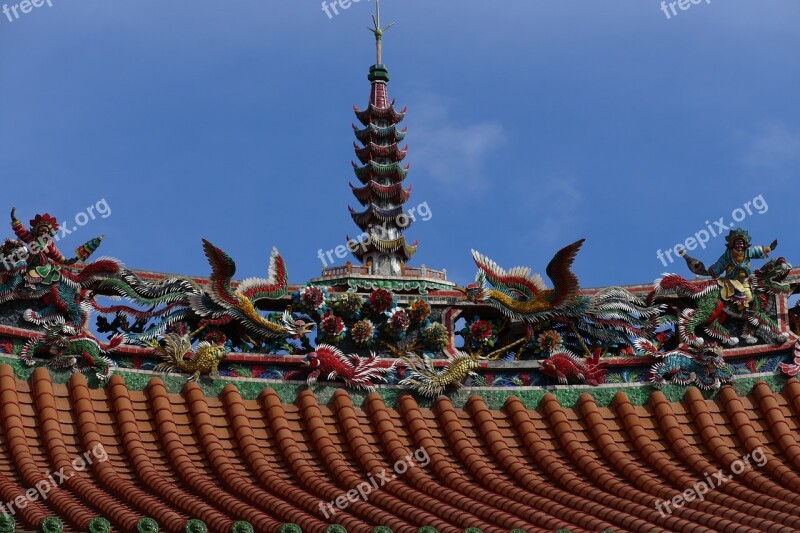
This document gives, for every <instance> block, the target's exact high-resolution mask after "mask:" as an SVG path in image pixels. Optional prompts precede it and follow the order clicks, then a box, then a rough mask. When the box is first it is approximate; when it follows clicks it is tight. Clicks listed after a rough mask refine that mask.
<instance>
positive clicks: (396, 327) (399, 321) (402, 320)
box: [388, 307, 411, 334]
mask: <svg viewBox="0 0 800 533" xmlns="http://www.w3.org/2000/svg"><path fill="white" fill-rule="evenodd" d="M388 323H389V327H390V328H391V329H392V331H394V332H395V333H397V334H402V333H405V332H406V330H407V329H408V326H410V325H411V319H410V318H409V317H408V313H407V312H406V311H405V309H401V308H399V307H396V308H394V309H392V311H391V312H390V313H389V320H388Z"/></svg>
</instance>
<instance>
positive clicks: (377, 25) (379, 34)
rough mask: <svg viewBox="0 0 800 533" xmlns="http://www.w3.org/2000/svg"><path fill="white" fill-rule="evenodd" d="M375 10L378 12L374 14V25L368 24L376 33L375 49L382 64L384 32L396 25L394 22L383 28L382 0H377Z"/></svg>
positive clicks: (379, 62)
mask: <svg viewBox="0 0 800 533" xmlns="http://www.w3.org/2000/svg"><path fill="white" fill-rule="evenodd" d="M375 6H376V7H375V11H376V14H375V15H372V25H373V27H372V28H370V27H369V26H367V29H368V30H369V31H371V32H372V33H374V34H375V51H376V52H377V55H378V61H377V64H378V65H380V64H382V63H383V45H382V39H383V32H385V31H386V30H388V29H389V28H391V27H392V26H394V24H395V23H394V22H392V23H391V24H389V25H388V26H386V27H385V28H381V0H375Z"/></svg>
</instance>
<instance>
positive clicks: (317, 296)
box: [298, 286, 325, 311]
mask: <svg viewBox="0 0 800 533" xmlns="http://www.w3.org/2000/svg"><path fill="white" fill-rule="evenodd" d="M298 299H299V301H300V304H301V305H302V306H303V307H305V308H306V309H310V310H312V311H319V310H320V309H322V308H323V307H325V291H323V290H322V289H320V288H319V287H311V286H310V287H304V288H303V289H301V290H300V294H299V298H298Z"/></svg>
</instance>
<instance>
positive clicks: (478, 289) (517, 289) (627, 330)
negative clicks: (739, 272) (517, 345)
mask: <svg viewBox="0 0 800 533" xmlns="http://www.w3.org/2000/svg"><path fill="white" fill-rule="evenodd" d="M583 242H584V240H583V239H581V240H579V241H577V242H575V243H573V244H570V245H569V246H566V247H565V248H563V249H561V250H560V251H559V252H558V253H556V255H555V256H554V257H553V259H552V260H551V261H550V264H548V265H547V276H548V277H549V278H550V280H551V281H552V282H553V288H552V289H548V288H547V286H546V285H545V283H544V281H543V280H542V278H541V276H539V275H538V274H535V275H533V276H531V269H530V268H527V267H515V268H512V269H510V270H508V271H506V270H504V269H503V268H501V267H500V266H498V265H497V263H495V262H494V261H492V260H491V259H489V258H487V257H486V256H484V255H482V254H480V253H478V252H477V251H475V250H473V251H472V255H473V257H474V259H475V263H476V264H477V265H478V273H477V276H476V280H475V283H473V284H470V285H468V286H467V288H466V290H465V291H464V292H465V294H466V297H467V299H468V300H469V301H472V302H474V303H487V304H489V305H491V306H493V307H495V308H497V309H499V310H500V311H501V312H502V313H503V314H505V315H506V316H508V317H510V318H511V319H512V320H514V321H524V322H528V323H530V324H543V323H545V322H548V321H549V322H550V323H551V324H552V325H553V326H554V327H567V328H569V330H570V331H571V334H572V335H573V336H574V337H575V340H576V341H577V342H578V344H579V345H580V347H581V348H582V349H583V351H584V352H585V353H586V355H587V356H591V351H590V350H589V349H588V347H587V346H586V343H585V341H587V340H588V341H589V342H590V343H594V344H601V345H604V344H609V343H618V344H622V345H629V344H630V338H636V337H645V338H649V337H650V335H651V332H652V330H653V329H654V328H653V325H654V318H655V317H656V316H657V315H658V314H659V313H660V312H661V308H660V307H658V306H648V305H647V304H645V302H644V301H642V300H640V299H639V298H637V297H635V296H634V295H632V294H631V293H629V292H628V291H626V290H625V289H623V288H620V287H611V288H608V289H603V290H601V291H599V292H597V293H595V294H591V295H584V294H581V292H580V285H579V282H578V278H577V276H576V275H575V273H574V272H573V271H572V263H573V262H574V260H575V257H576V255H577V254H578V251H579V250H580V248H581V246H582V245H583Z"/></svg>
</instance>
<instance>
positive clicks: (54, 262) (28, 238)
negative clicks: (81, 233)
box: [9, 208, 102, 287]
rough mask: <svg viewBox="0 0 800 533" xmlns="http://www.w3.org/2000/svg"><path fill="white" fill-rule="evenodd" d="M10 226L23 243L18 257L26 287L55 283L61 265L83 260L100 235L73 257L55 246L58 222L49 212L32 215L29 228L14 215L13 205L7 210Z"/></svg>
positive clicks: (58, 277)
mask: <svg viewBox="0 0 800 533" xmlns="http://www.w3.org/2000/svg"><path fill="white" fill-rule="evenodd" d="M11 229H12V230H13V231H14V234H15V235H16V236H17V238H19V239H20V241H21V243H20V244H24V257H22V258H20V259H24V260H27V272H26V274H25V282H26V284H27V285H28V286H29V287H34V286H36V285H37V284H44V285H51V284H53V283H56V282H58V281H59V279H60V278H61V267H62V266H65V265H73V264H75V263H77V262H78V261H85V260H86V259H87V258H88V257H89V256H90V255H91V254H92V252H94V251H95V250H96V249H97V247H98V246H99V245H100V241H101V240H102V237H97V238H95V239H92V240H91V241H89V242H87V243H85V244H84V245H82V246H81V247H79V248H78V249H77V250H75V252H76V254H77V256H76V257H73V258H71V259H67V258H66V257H64V254H62V253H61V251H60V250H59V249H58V246H56V243H55V241H56V233H57V232H58V230H59V224H58V221H57V220H56V218H55V217H53V216H50V214H48V213H45V214H44V215H36V217H34V218H33V220H31V221H30V229H28V228H26V227H25V225H24V224H23V223H22V222H21V221H20V220H19V219H18V218H17V210H16V208H14V209H12V210H11ZM17 242H19V241H17ZM9 246H10V245H9Z"/></svg>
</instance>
